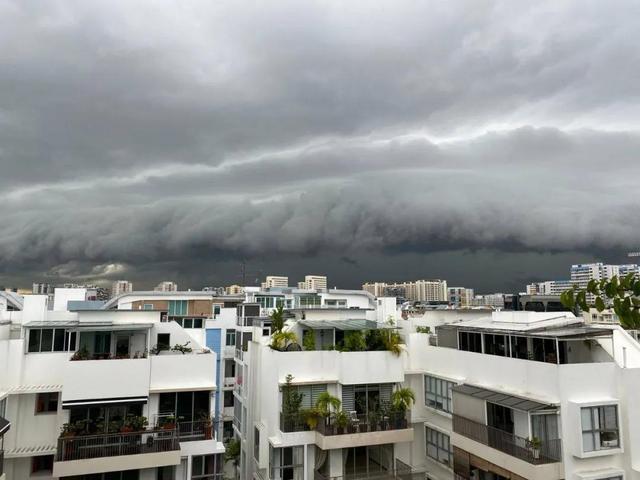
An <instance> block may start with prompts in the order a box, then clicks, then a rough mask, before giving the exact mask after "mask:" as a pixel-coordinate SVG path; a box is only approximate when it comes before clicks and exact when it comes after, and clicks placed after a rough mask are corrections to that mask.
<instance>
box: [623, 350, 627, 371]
mask: <svg viewBox="0 0 640 480" xmlns="http://www.w3.org/2000/svg"><path fill="white" fill-rule="evenodd" d="M622 368H627V347H622Z"/></svg>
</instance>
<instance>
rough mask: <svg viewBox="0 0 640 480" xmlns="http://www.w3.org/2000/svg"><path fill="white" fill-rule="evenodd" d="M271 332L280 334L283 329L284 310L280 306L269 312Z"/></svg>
mask: <svg viewBox="0 0 640 480" xmlns="http://www.w3.org/2000/svg"><path fill="white" fill-rule="evenodd" d="M270 317H271V330H272V331H274V332H281V331H282V329H283V328H284V308H283V306H282V305H278V306H277V307H276V309H275V310H273V311H272V312H271V315H270Z"/></svg>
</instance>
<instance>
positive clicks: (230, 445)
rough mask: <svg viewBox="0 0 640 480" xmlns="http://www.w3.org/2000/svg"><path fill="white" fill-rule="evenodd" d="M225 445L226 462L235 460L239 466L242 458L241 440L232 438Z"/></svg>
mask: <svg viewBox="0 0 640 480" xmlns="http://www.w3.org/2000/svg"><path fill="white" fill-rule="evenodd" d="M224 447H225V451H224V460H225V462H233V464H234V465H236V466H237V465H238V461H239V460H240V440H237V439H235V438H232V439H231V440H229V442H227V444H226V445H225V446H224Z"/></svg>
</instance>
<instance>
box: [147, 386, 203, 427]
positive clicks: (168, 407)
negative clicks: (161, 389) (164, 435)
mask: <svg viewBox="0 0 640 480" xmlns="http://www.w3.org/2000/svg"><path fill="white" fill-rule="evenodd" d="M210 395H211V394H210V392H207V391H199V392H167V393H161V394H160V402H159V407H158V416H159V417H166V416H169V415H171V416H175V417H176V419H177V420H178V422H193V421H198V420H200V419H201V418H202V417H203V416H204V415H209V413H210V410H211V409H210V408H209V399H210Z"/></svg>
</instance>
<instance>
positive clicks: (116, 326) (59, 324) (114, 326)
mask: <svg viewBox="0 0 640 480" xmlns="http://www.w3.org/2000/svg"><path fill="white" fill-rule="evenodd" d="M24 326H25V327H26V328H66V329H70V330H88V331H92V332H95V331H107V330H108V331H122V330H148V329H150V328H151V327H153V323H139V322H135V323H112V322H85V323H80V322H78V321H77V320H76V321H73V320H52V321H46V322H27V323H25V324H24Z"/></svg>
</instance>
